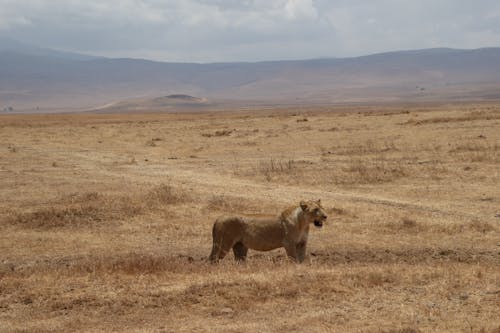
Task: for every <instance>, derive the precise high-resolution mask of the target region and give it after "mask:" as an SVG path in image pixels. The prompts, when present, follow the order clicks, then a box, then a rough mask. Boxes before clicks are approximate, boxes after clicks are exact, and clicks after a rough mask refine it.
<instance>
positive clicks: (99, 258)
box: [0, 104, 500, 333]
mask: <svg viewBox="0 0 500 333" xmlns="http://www.w3.org/2000/svg"><path fill="white" fill-rule="evenodd" d="M326 111H328V112H326ZM337 111H339V112H337ZM354 111H356V112H354ZM358 112H359V113H358ZM304 115H307V118H305V117H304ZM301 119H307V120H308V122H307V123H306V124H305V123H304V122H303V121H297V120H301ZM499 120H500V118H499V117H498V107H496V106H494V105H492V104H488V105H479V104H478V105H456V106H449V105H448V106H436V107H434V106H422V107H420V106H415V107H407V106H405V107H404V108H398V107H396V106H391V107H382V106H378V107H377V109H376V110H374V109H373V108H370V107H368V106H365V107H362V108H361V107H360V108H359V109H358V108H357V107H356V108H355V107H352V108H350V107H348V106H342V108H339V109H338V110H336V109H335V108H334V107H328V108H322V107H317V108H307V107H301V108H300V109H295V110H262V111H258V112H253V111H245V113H234V112H224V113H221V114H209V113H197V114H166V113H161V114H128V115H126V116H123V115H119V114H115V115H110V114H108V115H105V114H101V115H93V114H80V115H71V114H65V115H62V114H61V115H44V116H40V115H3V116H2V118H1V120H0V127H1V128H2V130H1V131H0V140H1V141H2V142H7V144H6V147H7V148H4V152H5V153H4V154H3V155H2V154H0V155H1V156H0V179H1V181H0V227H1V230H2V232H1V233H0V250H1V251H2V256H1V258H0V331H2V332H4V331H5V332H68V331H93V332H94V331H95V332H105V331H106V332H107V331H120V332H124V331H125V332H129V331H146V332H192V331H200V332H215V331H217V332H256V331H259V332H260V331H264V332H266V331H272V332H293V331H297V332H299V331H304V330H305V329H306V330H307V331H311V332H329V331H332V332H337V331H338V332H366V333H375V332H377V333H382V332H384V333H414V332H431V331H438V332H485V333H493V332H495V333H496V332H498V328H499V327H500V321H499V319H497V317H498V295H499V290H500V286H499V284H498V281H499V279H500V271H499V269H498V267H500V256H499V254H498V249H499V248H498V245H499V244H498V240H499V239H500V227H499V221H500V220H499V218H498V214H499V213H500V212H499V211H498V209H497V206H496V205H497V204H498V201H499V200H500V192H499V189H500V186H499V183H500V175H499V173H498V170H499V163H500V160H499V155H498V154H499V151H500V149H499V147H498V142H500V136H499V135H500V123H499ZM304 125H307V126H304ZM309 125H310V126H309ZM205 134H206V135H205ZM207 137H209V138H211V139H207ZM151 146H154V148H150V147H151ZM10 152H11V153H10ZM301 199H322V202H323V205H324V206H325V208H326V212H327V215H328V221H327V223H325V226H324V227H323V228H322V229H321V230H318V229H316V228H311V230H310V235H309V237H310V238H311V241H310V245H309V246H308V253H309V254H310V255H309V257H308V259H307V260H306V263H305V264H304V265H296V264H294V263H291V262H290V261H289V260H287V258H286V256H285V254H284V252H283V251H279V250H278V251H271V252H253V251H250V252H249V256H250V257H251V258H250V260H249V261H248V263H246V264H243V265H242V264H238V263H235V262H234V261H233V260H223V261H222V262H221V263H219V264H218V265H210V264H208V263H207V261H206V259H207V256H208V254H209V252H210V248H211V245H212V244H211V241H212V236H211V227H212V223H213V221H214V220H215V218H216V217H218V216H221V215H226V214H245V215H249V216H263V215H274V214H276V213H277V212H280V211H282V210H283V209H284V208H286V207H287V206H289V205H292V204H296V203H297V201H299V200H301Z"/></svg>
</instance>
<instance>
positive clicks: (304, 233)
mask: <svg viewBox="0 0 500 333" xmlns="http://www.w3.org/2000/svg"><path fill="white" fill-rule="evenodd" d="M326 218H327V216H326V213H325V211H324V210H323V207H322V206H321V201H320V200H318V201H301V202H300V205H298V206H293V207H290V208H288V209H286V210H284V211H283V212H282V213H281V215H280V216H278V217H276V218H267V219H266V218H246V217H238V216H234V217H222V218H218V219H217V220H216V221H215V223H214V226H213V229H212V236H213V246H212V252H211V253H210V257H209V259H210V261H211V262H216V261H218V260H219V259H222V258H224V257H225V256H226V254H227V253H228V252H229V250H230V249H231V248H233V252H234V257H235V259H236V260H245V259H246V256H247V252H248V249H253V250H258V251H269V250H273V249H276V248H279V247H284V248H285V250H286V253H287V255H288V256H289V257H290V258H293V259H294V260H296V261H298V262H302V261H304V258H305V254H306V246H307V237H308V235H309V225H310V224H311V223H314V225H315V226H316V227H318V228H321V227H322V226H323V222H324V221H325V220H326Z"/></svg>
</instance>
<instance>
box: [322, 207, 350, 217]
mask: <svg viewBox="0 0 500 333" xmlns="http://www.w3.org/2000/svg"><path fill="white" fill-rule="evenodd" d="M327 212H328V213H329V214H335V215H349V212H348V211H347V210H345V209H344V208H340V207H330V208H328V209H327Z"/></svg>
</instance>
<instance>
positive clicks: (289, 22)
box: [0, 0, 500, 63]
mask: <svg viewBox="0 0 500 333" xmlns="http://www.w3.org/2000/svg"><path fill="white" fill-rule="evenodd" d="M0 37H8V38H11V39H14V40H18V41H21V42H24V43H28V44H33V45H37V46H40V47H43V48H51V49H56V50H63V51H70V52H78V53H83V54H90V55H95V56H105V57H113V58H139V59H149V60H156V61H166V62H196V63H210V62H255V61H273V60H297V59H318V58H344V57H357V56H363V55H370V54H375V53H381V52H391V51H400V50H418V49H426V48H442V47H444V48H457V49H475V48H483V47H495V46H499V45H500V3H497V2H496V1H490V0H486V1H481V2H480V3H469V2H466V1H451V0H441V1H437V2H436V1H430V0H424V1H420V2H418V3H417V2H413V1H395V0H379V1H372V2H369V3H367V2H364V1H345V0H340V1H326V0H314V1H313V0H280V1H260V0H254V1H250V0H249V1H230V0H217V1H205V0H187V1H173V0H171V1H156V0H144V1H132V0H128V1H107V2H106V3H102V2H99V1H95V0H91V1H77V0H75V1H71V2H67V1H62V0H53V1H43V0H41V1H40V0H39V1H34V0H26V1H23V2H22V3H19V2H16V1H12V0H0Z"/></svg>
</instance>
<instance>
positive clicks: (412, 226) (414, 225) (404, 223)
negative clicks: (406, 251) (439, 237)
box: [384, 217, 428, 233]
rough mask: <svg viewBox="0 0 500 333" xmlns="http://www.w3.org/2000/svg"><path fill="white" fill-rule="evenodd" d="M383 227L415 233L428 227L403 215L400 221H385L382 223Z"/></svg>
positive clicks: (397, 231) (393, 230)
mask: <svg viewBox="0 0 500 333" xmlns="http://www.w3.org/2000/svg"><path fill="white" fill-rule="evenodd" d="M384 227H385V228H386V229H388V230H389V231H392V232H395V233H399V232H405V233H417V232H421V231H426V230H427V229H428V228H427V227H426V226H425V225H422V224H421V223H418V222H417V221H415V220H414V219H412V218H409V217H403V218H402V219H401V220H400V221H397V222H387V223H385V224H384Z"/></svg>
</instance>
